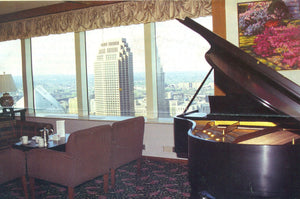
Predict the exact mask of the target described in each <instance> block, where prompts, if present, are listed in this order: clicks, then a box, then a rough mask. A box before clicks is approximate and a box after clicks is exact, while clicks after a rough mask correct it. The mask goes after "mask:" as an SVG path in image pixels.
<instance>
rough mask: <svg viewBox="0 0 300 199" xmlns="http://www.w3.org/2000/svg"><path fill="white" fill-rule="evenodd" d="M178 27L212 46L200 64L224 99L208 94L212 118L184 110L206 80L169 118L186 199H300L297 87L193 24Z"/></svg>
mask: <svg viewBox="0 0 300 199" xmlns="http://www.w3.org/2000/svg"><path fill="white" fill-rule="evenodd" d="M179 21H180V22H181V23H183V24H184V25H186V26H187V27H189V28H191V29H192V30H194V31H196V32H197V33H199V34H200V35H202V36H203V37H204V38H205V39H206V40H207V41H208V42H209V43H210V45H211V48H210V50H209V51H208V52H207V53H206V55H205V58H206V60H207V62H208V63H209V64H210V65H211V66H212V70H214V75H215V84H216V85H217V86H218V87H219V88H220V89H221V90H222V91H223V92H224V93H225V94H226V95H225V96H209V103H210V110H211V111H210V113H209V114H202V113H199V112H198V111H191V112H187V110H188V107H189V106H190V105H191V104H192V101H193V100H194V99H195V96H196V95H197V93H198V92H199V90H200V89H201V87H202V85H203V83H204V82H203V83H202V84H201V85H200V87H199V89H198V90H197V92H196V94H195V95H194V97H193V99H192V100H191V101H190V103H189V105H188V107H187V108H186V110H185V111H184V113H182V114H180V115H178V116H176V117H175V118H174V139H175V140H174V141H175V152H176V153H177V156H178V157H181V158H188V162H189V163H188V164H189V181H190V185H191V198H200V195H201V194H200V193H201V191H203V190H206V191H208V192H209V193H210V194H211V195H213V196H215V197H216V198H217V199H219V198H225V199H228V198H261V197H262V198H297V197H298V198H299V197H300V139H299V138H300V87H299V86H298V85H297V84H295V83H294V82H292V81H290V80H289V79H287V78H285V77H283V76H282V75H280V74H279V73H278V72H276V71H274V70H273V69H270V68H268V67H267V66H266V65H264V64H262V63H260V62H259V61H257V60H256V59H255V58H253V57H252V56H250V55H248V54H247V53H245V52H243V51H242V50H240V49H239V48H237V47H236V46H234V45H232V44H231V43H229V42H227V41H226V40H224V39H222V38H221V37H219V36H217V35H215V34H214V33H212V32H211V31H209V30H207V29H206V28H204V27H202V26H201V25H199V24H198V23H196V22H194V21H193V20H191V19H189V18H186V19H185V20H179ZM210 72H211V71H210ZM210 72H209V73H210ZM208 75H209V74H208ZM206 78H207V77H206ZM206 78H205V80H206ZM205 80H204V81H205Z"/></svg>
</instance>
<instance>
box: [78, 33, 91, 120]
mask: <svg viewBox="0 0 300 199" xmlns="http://www.w3.org/2000/svg"><path fill="white" fill-rule="evenodd" d="M75 59H76V89H77V107H78V116H79V117H82V116H88V114H89V110H88V109H89V107H88V91H87V68H86V40H85V32H77V33H75Z"/></svg>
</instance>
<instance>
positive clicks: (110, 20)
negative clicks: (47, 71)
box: [0, 0, 212, 41]
mask: <svg viewBox="0 0 300 199" xmlns="http://www.w3.org/2000/svg"><path fill="white" fill-rule="evenodd" d="M211 1H212V0H153V1H152V0H151V1H124V2H120V3H116V4H109V5H102V6H95V7H89V8H85V9H80V10H73V11H68V12H63V13H57V14H51V15H45V16H39V17H35V18H30V19H24V20H18V21H13V22H6V23H0V41H5V40H13V39H25V38H29V37H36V36H42V35H49V34H60V33H66V32H80V31H86V30H92V29H99V28H107V27H113V26H122V25H130V24H140V23H149V22H159V21H166V20H170V19H174V18H184V17H186V16H188V17H191V18H195V17H200V16H207V15H211Z"/></svg>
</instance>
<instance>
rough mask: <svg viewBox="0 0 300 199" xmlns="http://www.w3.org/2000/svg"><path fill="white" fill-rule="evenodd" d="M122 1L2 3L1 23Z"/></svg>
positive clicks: (0, 3) (0, 4)
mask: <svg viewBox="0 0 300 199" xmlns="http://www.w3.org/2000/svg"><path fill="white" fill-rule="evenodd" d="M119 2H121V1H108V0H105V1H76V0H75V1H24V0H23V1H0V23H3V22H9V21H15V20H19V19H26V18H32V17H37V16H42V15H48V14H54V13H59V12H66V11H70V10H76V9H82V8H87V7H92V6H99V5H106V4H111V3H119Z"/></svg>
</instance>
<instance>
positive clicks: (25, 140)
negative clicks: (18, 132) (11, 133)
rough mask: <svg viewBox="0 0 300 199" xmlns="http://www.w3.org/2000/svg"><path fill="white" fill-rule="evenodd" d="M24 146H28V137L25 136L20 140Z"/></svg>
mask: <svg viewBox="0 0 300 199" xmlns="http://www.w3.org/2000/svg"><path fill="white" fill-rule="evenodd" d="M20 140H21V142H22V144H28V136H27V135H24V136H22V137H21V138H20Z"/></svg>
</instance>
